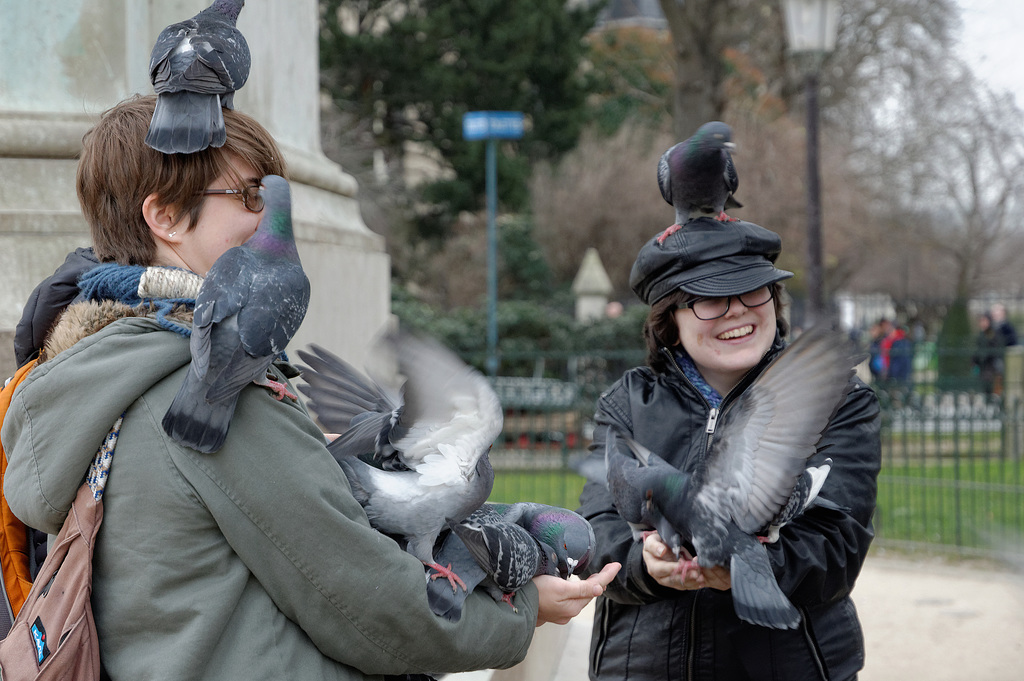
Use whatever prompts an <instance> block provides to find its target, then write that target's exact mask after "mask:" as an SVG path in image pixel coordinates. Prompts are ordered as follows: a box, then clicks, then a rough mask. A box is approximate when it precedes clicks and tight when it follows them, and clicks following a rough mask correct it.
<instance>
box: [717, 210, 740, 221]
mask: <svg viewBox="0 0 1024 681" xmlns="http://www.w3.org/2000/svg"><path fill="white" fill-rule="evenodd" d="M715 219H716V220H718V221H719V222H739V221H740V219H739V218H734V217H729V216H728V215H726V214H725V211H724V210H723V211H722V212H721V213H719V214H718V217H716V218H715Z"/></svg>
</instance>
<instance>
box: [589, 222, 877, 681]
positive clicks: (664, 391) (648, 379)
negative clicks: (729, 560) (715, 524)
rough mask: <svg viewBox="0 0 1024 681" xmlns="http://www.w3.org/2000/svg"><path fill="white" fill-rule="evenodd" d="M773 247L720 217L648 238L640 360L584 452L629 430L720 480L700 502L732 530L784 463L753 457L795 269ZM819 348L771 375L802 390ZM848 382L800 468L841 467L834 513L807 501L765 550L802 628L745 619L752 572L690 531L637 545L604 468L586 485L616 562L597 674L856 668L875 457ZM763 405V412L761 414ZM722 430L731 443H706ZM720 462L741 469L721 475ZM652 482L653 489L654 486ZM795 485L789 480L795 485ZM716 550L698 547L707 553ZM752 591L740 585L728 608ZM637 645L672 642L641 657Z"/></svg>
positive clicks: (847, 673) (756, 674)
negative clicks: (780, 262) (744, 573)
mask: <svg viewBox="0 0 1024 681" xmlns="http://www.w3.org/2000/svg"><path fill="white" fill-rule="evenodd" d="M781 250H782V242H781V240H780V239H779V236H778V235H777V234H775V233H774V232H771V231H770V230H767V229H765V228H763V227H760V226H758V225H755V224H752V223H749V222H743V221H735V222H728V223H723V222H719V221H717V220H714V219H711V218H698V219H694V220H690V221H689V222H687V223H686V224H685V225H683V226H682V227H681V228H670V229H669V230H666V231H665V232H663V233H662V234H660V235H658V236H656V237H654V238H652V239H651V240H650V241H648V242H647V244H646V245H645V246H644V247H643V248H642V249H641V250H640V253H639V254H638V256H637V258H636V262H635V263H634V265H633V271H632V274H631V276H630V285H631V286H632V288H633V290H634V292H636V294H637V295H638V296H639V297H640V299H641V300H643V301H644V302H645V303H647V304H648V305H650V306H651V308H650V312H649V314H648V318H647V322H646V324H645V325H644V338H645V340H646V343H647V364H648V365H647V366H643V367H637V368H635V369H631V370H629V371H627V372H626V373H625V374H624V375H623V377H622V378H621V379H620V380H619V381H618V382H617V383H615V384H614V385H613V386H612V387H611V388H609V389H608V390H606V391H605V392H604V394H603V395H602V396H601V397H600V399H599V400H598V404H597V414H596V417H595V421H596V424H597V425H596V427H595V429H594V437H593V442H594V444H593V446H592V449H593V450H594V453H593V454H592V457H594V458H597V459H599V460H600V461H601V462H604V461H605V460H606V457H610V456H611V455H612V454H617V453H618V452H620V451H621V450H619V449H617V448H616V446H615V444H614V443H615V442H619V441H623V440H622V438H625V437H628V438H630V439H631V440H633V441H634V442H635V443H636V444H638V445H640V446H642V447H641V449H643V448H645V449H647V450H650V452H653V453H654V454H657V455H658V456H660V457H661V458H662V459H664V461H665V462H667V464H668V465H670V466H672V467H675V468H677V469H679V471H680V472H682V473H683V474H685V475H684V476H683V477H686V478H690V477H692V478H693V479H698V478H699V479H700V480H701V481H702V484H704V483H705V482H706V481H707V480H709V479H714V480H715V481H716V484H715V485H713V487H714V489H708V486H705V487H702V488H701V494H704V493H705V492H706V493H707V496H708V498H707V499H705V503H706V504H707V506H708V507H709V508H712V509H714V512H715V513H718V514H720V517H721V521H722V524H723V525H725V524H728V523H731V522H735V515H736V514H737V513H742V512H743V508H745V507H744V504H749V503H751V502H750V501H749V500H750V499H752V498H754V495H753V494H752V493H751V492H750V491H749V490H745V489H744V486H747V487H750V488H762V487H763V488H766V489H767V488H770V487H772V486H773V485H774V484H775V481H776V480H777V479H778V475H777V473H778V469H777V468H776V466H775V464H772V463H769V461H768V459H769V457H767V456H761V455H759V454H757V452H758V451H761V450H762V449H764V450H767V449H770V447H759V445H763V444H764V443H762V442H760V440H761V439H763V438H762V435H761V433H763V432H764V429H765V428H766V426H767V424H766V423H764V422H763V421H764V420H765V419H766V418H767V420H776V419H772V418H771V417H770V416H768V417H766V415H767V414H769V412H772V413H773V410H774V409H778V408H781V407H780V406H779V404H778V401H777V400H772V399H771V398H770V397H768V396H767V395H766V393H765V392H764V390H763V381H759V380H758V379H759V378H760V377H762V376H764V375H765V372H767V371H768V368H769V366H772V365H773V364H774V363H775V361H776V359H777V358H779V357H780V355H781V354H782V353H783V350H784V349H785V348H786V344H785V340H784V338H785V337H786V335H788V325H787V324H786V323H785V321H784V318H783V316H782V303H781V301H782V296H781V295H780V293H781V291H782V286H783V285H782V281H783V280H785V279H788V278H789V277H791V276H793V275H792V273H790V272H786V271H785V270H780V269H777V268H776V267H775V265H774V263H775V260H776V258H777V257H778V256H779V254H780V252H781ZM769 302H771V303H773V304H769ZM810 359H811V358H810V357H806V358H805V360H804V361H803V362H801V361H800V360H795V361H797V362H800V364H799V365H789V368H788V369H779V372H782V373H775V374H773V376H774V377H775V378H781V380H782V382H783V383H787V382H788V383H790V384H792V383H793V381H799V382H800V385H802V386H806V382H805V381H803V380H801V379H792V378H790V377H792V376H793V375H794V374H795V373H796V372H797V367H798V366H799V368H800V370H804V368H805V367H807V366H808V364H807V362H809V361H810ZM778 366H781V365H778ZM829 367H830V368H831V367H832V365H831V364H830V365H829ZM821 370H823V369H822V368H821V367H819V369H817V370H816V371H821ZM848 388H849V392H848V394H847V395H846V396H845V398H844V399H843V400H842V401H841V403H840V405H839V406H838V408H837V410H836V413H835V414H834V415H833V416H832V418H831V419H830V421H829V422H828V425H826V426H825V428H824V430H823V431H822V432H821V436H820V439H819V440H818V443H817V446H816V448H815V449H814V450H813V454H812V455H811V457H810V458H809V459H807V460H806V462H803V461H802V462H801V464H800V469H803V466H804V465H805V464H806V465H807V466H808V468H807V470H808V471H809V470H811V467H814V468H815V469H816V470H817V469H819V468H824V467H827V466H831V469H830V470H829V472H828V473H826V477H825V478H824V484H823V486H822V487H821V490H820V497H825V498H827V499H828V500H829V501H830V502H832V503H830V504H829V509H828V510H826V509H824V508H818V507H815V506H808V507H807V508H805V509H804V510H803V512H802V514H801V515H799V516H797V517H796V518H795V519H793V520H792V521H791V522H790V523H788V524H787V525H786V526H785V527H783V528H782V529H781V531H780V533H779V539H778V540H777V541H776V542H775V543H773V544H770V545H766V546H767V548H766V551H767V560H768V562H769V563H770V565H771V571H772V572H773V573H774V574H775V576H776V578H777V580H778V584H779V587H780V588H781V590H782V592H783V593H784V595H785V596H786V598H788V599H789V600H790V601H791V602H792V604H793V605H794V606H796V608H797V609H798V610H799V613H800V615H799V618H798V621H799V622H803V624H799V623H798V624H797V628H796V629H786V628H785V627H786V626H791V625H792V620H790V621H789V622H785V623H783V622H781V620H780V621H775V620H772V619H770V618H769V619H765V620H763V621H764V622H771V626H778V627H780V628H777V629H774V630H769V629H766V628H765V626H767V625H761V624H752V623H751V622H752V621H754V620H752V619H751V618H750V617H749V615H748V616H747V617H742V618H741V616H738V615H737V614H736V610H735V604H734V600H733V585H734V584H736V585H737V589H739V588H740V587H741V586H742V585H743V584H744V583H745V582H744V581H742V580H739V581H734V580H733V570H734V569H735V568H732V569H731V568H730V566H729V565H728V564H725V565H722V564H716V563H714V562H713V560H714V559H709V560H708V561H707V564H705V563H702V562H701V558H702V554H701V553H700V551H697V550H695V549H694V548H693V546H691V545H689V541H690V538H688V537H683V538H682V545H683V548H682V549H681V550H680V554H681V555H680V556H678V557H677V556H676V555H675V554H674V552H673V551H672V550H671V549H670V548H669V547H668V545H667V544H666V543H665V541H664V540H663V539H662V537H661V536H659V534H658V533H657V532H653V533H646V535H644V538H643V540H642V541H641V540H640V537H639V536H638V533H636V532H634V531H632V528H631V527H630V525H629V524H627V522H626V520H625V519H624V516H625V517H630V518H634V515H635V513H634V511H635V509H619V508H617V507H616V504H615V500H614V499H613V497H612V494H611V492H610V490H609V486H612V484H613V482H614V481H613V480H612V476H611V474H610V473H611V472H609V484H608V485H605V484H603V482H602V481H590V482H588V483H587V484H586V486H585V487H584V489H583V493H582V494H581V496H580V503H581V508H580V512H581V514H582V515H583V516H584V517H586V518H587V519H588V520H589V521H590V522H591V524H592V525H593V527H594V532H595V534H596V536H597V554H598V556H597V562H598V564H600V563H603V562H605V561H609V560H614V561H618V562H620V563H622V565H623V569H622V570H621V571H620V573H619V576H618V577H617V578H616V579H615V580H613V582H612V583H611V585H609V588H608V591H607V593H606V594H605V596H604V597H602V598H600V599H599V600H598V602H597V606H596V608H597V612H596V615H595V622H598V623H600V626H599V627H596V628H595V630H594V635H593V639H592V643H591V660H590V663H591V667H590V675H591V676H590V678H592V679H633V680H636V679H645V680H651V681H654V680H658V681H664V680H666V679H672V680H674V679H680V680H681V679H693V678H712V677H714V678H729V679H775V678H831V679H852V678H855V676H856V674H857V672H858V670H859V669H860V668H861V666H862V664H863V655H864V651H863V645H862V643H861V642H862V640H863V637H862V636H861V633H860V624H859V622H858V621H857V617H856V613H855V611H854V609H853V605H852V603H851V602H850V601H849V592H850V590H851V589H852V588H853V584H854V582H855V580H856V578H857V574H858V573H859V571H860V566H861V564H862V562H863V561H864V558H865V556H866V555H867V550H868V546H869V544H870V542H871V537H872V530H871V516H872V512H873V510H874V505H875V496H876V477H877V474H878V469H879V465H880V459H881V452H880V441H879V420H878V413H879V412H878V402H877V400H876V398H875V396H874V393H872V392H871V390H870V389H869V388H867V386H865V385H864V384H863V383H860V382H855V383H854V384H852V385H850V386H848ZM795 390H797V391H798V392H801V391H802V389H801V388H799V387H798V388H795ZM755 395H756V396H757V397H756V398H755V397H753V396H755ZM755 399H762V400H767V402H766V404H767V405H769V406H767V407H766V409H765V410H764V411H762V412H759V413H758V414H753V413H752V412H751V410H750V405H751V404H752V403H753V400H755ZM796 413H800V414H803V413H804V412H803V411H802V410H800V411H797V412H796ZM723 414H724V417H723V419H720V418H719V417H720V416H722V415H723ZM789 415H790V418H793V416H792V413H789ZM796 418H797V419H800V418H803V417H796ZM737 419H738V420H741V421H745V422H746V421H748V420H749V423H747V424H746V427H745V428H743V429H742V434H737V433H736V431H735V430H733V429H731V428H725V427H720V421H721V420H724V421H728V422H729V423H730V424H731V423H735V422H736V420H737ZM787 433H788V431H787ZM620 436H621V437H620ZM787 437H790V436H789V435H788V434H787ZM812 441H813V439H812ZM715 442H718V443H722V442H729V443H730V445H729V446H727V447H722V446H718V447H713V446H712V445H713V443H715ZM769 444H770V443H769ZM606 449H607V450H608V452H606V451H605V450H606ZM725 450H728V451H730V452H735V454H732V455H730V456H731V459H730V460H729V461H723V460H722V456H723V455H721V454H719V453H720V452H722V451H725ZM791 450H792V451H791ZM795 450H796V445H795V444H794V445H793V446H792V447H791V446H790V444H789V440H787V444H786V445H785V446H783V447H782V448H781V449H780V450H779V451H781V452H785V456H789V457H793V456H795ZM636 451H639V450H636ZM826 451H827V457H831V459H832V461H828V460H827V458H826ZM612 459H613V460H614V457H612ZM649 461H650V462H651V463H652V464H654V462H655V460H654V459H653V457H651V458H650V459H649ZM644 470H646V467H645V468H644ZM660 470H662V471H664V470H665V469H660ZM723 470H724V471H729V472H734V474H730V475H721V473H722V471H723ZM709 471H717V472H718V474H720V475H719V476H718V477H715V476H713V475H711V474H710V473H709ZM741 471H742V474H741ZM734 478H735V479H736V480H738V481H739V482H737V483H736V484H735V485H733V486H732V487H730V486H729V484H728V483H727V482H724V481H726V480H727V479H728V480H732V479H734ZM645 479H649V478H646V477H645ZM719 482H720V483H721V484H718V483H719ZM646 484H648V485H650V486H651V487H650V488H649V489H648V490H647V497H646V498H648V499H650V498H652V496H651V495H652V494H654V492H655V489H654V487H653V485H654V483H646ZM795 487H796V481H795V480H793V481H792V487H789V488H788V489H789V490H790V491H789V492H785V491H784V493H785V495H786V496H789V494H790V493H791V491H792V490H793V489H794V488H795ZM662 491H663V490H662ZM664 496H665V497H668V498H674V497H672V495H670V494H666V495H664ZM744 499H746V500H747V501H744ZM773 503H774V502H773ZM832 504H835V505H837V506H836V508H833V506H832ZM620 512H621V513H620ZM716 517H718V516H716ZM634 519H635V518H634ZM694 543H698V542H697V541H696V540H694ZM707 548H708V551H707V553H706V554H704V555H709V554H713V551H712V550H711V548H712V547H710V546H708V547H707ZM691 553H693V554H695V555H691ZM680 558H682V559H689V558H694V559H695V561H694V562H689V561H683V562H681V561H680ZM733 565H734V566H735V562H734V563H733ZM749 597H750V594H749V591H748V590H743V591H742V592H741V593H740V595H738V596H737V599H736V602H738V603H743V602H746V601H747V599H749ZM641 649H643V650H648V651H663V652H660V653H650V654H644V655H635V654H631V652H632V651H634V650H641Z"/></svg>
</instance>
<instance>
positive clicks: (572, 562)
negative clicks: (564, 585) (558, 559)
mask: <svg viewBox="0 0 1024 681" xmlns="http://www.w3.org/2000/svg"><path fill="white" fill-rule="evenodd" d="M565 564H566V565H568V566H569V573H568V574H567V575H565V577H568V576H569V575H571V574H572V573H574V572H576V566H577V565H579V564H580V562H579V561H578V560H573V559H572V558H568V557H567V558H566V559H565Z"/></svg>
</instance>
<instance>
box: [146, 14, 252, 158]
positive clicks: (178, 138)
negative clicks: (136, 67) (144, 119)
mask: <svg viewBox="0 0 1024 681" xmlns="http://www.w3.org/2000/svg"><path fill="white" fill-rule="evenodd" d="M243 5H245V0H215V2H214V3H213V4H212V5H210V6H209V7H207V8H206V9H204V10H203V11H202V12H200V13H199V14H197V15H195V16H194V17H192V18H191V19H188V20H186V21H181V22H178V23H175V24H171V25H170V26H168V27H167V28H165V29H164V30H163V31H161V32H160V35H159V36H157V39H156V44H155V45H153V52H152V54H151V56H150V60H149V77H150V80H151V81H152V82H153V90H154V91H155V92H156V94H157V101H156V110H155V111H154V112H153V120H152V121H151V122H150V124H149V132H148V134H147V135H146V144H148V145H149V146H151V147H152V148H154V149H156V150H157V151H162V152H163V153H165V154H175V153H179V154H190V153H193V152H196V151H201V150H203V149H206V148H207V147H210V146H213V147H219V146H222V145H223V144H224V142H225V141H226V140H227V132H226V130H225V128H224V113H223V112H222V111H221V107H226V108H228V109H231V108H233V100H234V95H235V91H236V90H238V89H240V88H241V87H242V86H243V85H244V84H245V81H246V79H247V78H248V77H249V63H250V57H249V45H248V44H247V43H246V42H245V37H244V36H243V35H242V33H241V31H239V30H238V29H237V28H235V21H236V20H237V19H238V13H239V12H240V11H241V10H242V6H243Z"/></svg>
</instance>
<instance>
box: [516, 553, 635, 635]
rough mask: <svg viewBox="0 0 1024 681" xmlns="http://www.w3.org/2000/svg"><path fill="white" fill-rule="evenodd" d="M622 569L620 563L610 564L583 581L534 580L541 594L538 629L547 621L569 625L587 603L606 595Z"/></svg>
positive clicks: (541, 576)
mask: <svg viewBox="0 0 1024 681" xmlns="http://www.w3.org/2000/svg"><path fill="white" fill-rule="evenodd" d="M620 567H622V566H621V565H620V564H619V563H608V564H607V565H605V566H604V568H602V569H601V571H600V572H598V573H597V574H593V575H590V576H589V577H587V578H586V579H583V580H576V579H573V580H565V579H561V578H559V577H554V576H552V575H539V576H537V577H534V578H533V583H534V584H536V585H537V591H538V592H539V594H540V607H539V608H538V609H537V626H538V627H539V626H540V625H542V624H544V623H545V622H554V623H555V624H568V623H569V621H570V620H571V619H572V618H573V617H575V616H576V615H578V614H580V612H581V611H582V610H583V608H585V607H586V605H587V603H589V602H590V601H591V600H592V599H594V598H596V597H597V596H600V595H601V594H603V593H604V590H605V587H607V586H608V584H610V583H611V581H612V579H614V578H615V575H616V574H617V573H618V571H619V568H620Z"/></svg>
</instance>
